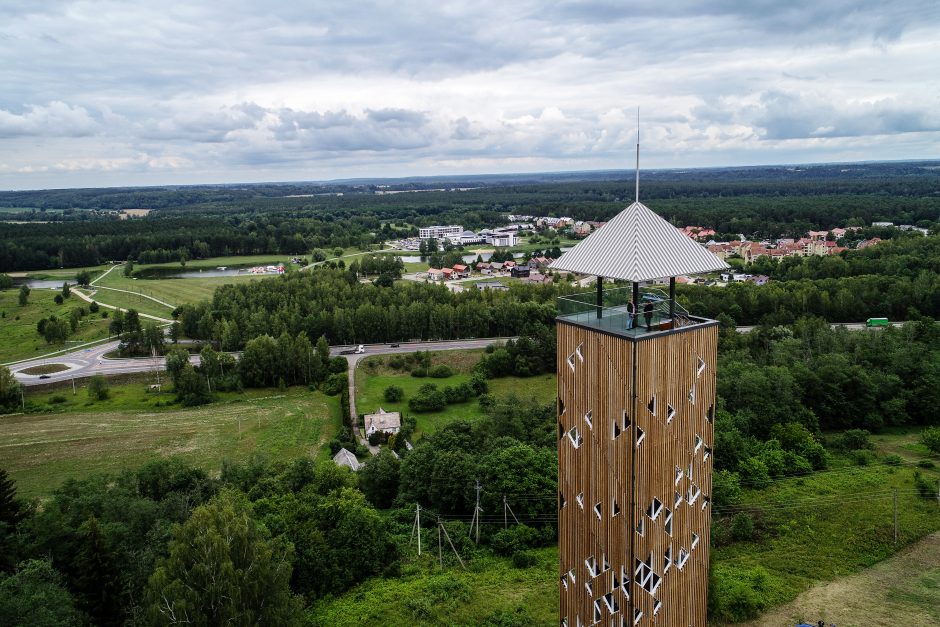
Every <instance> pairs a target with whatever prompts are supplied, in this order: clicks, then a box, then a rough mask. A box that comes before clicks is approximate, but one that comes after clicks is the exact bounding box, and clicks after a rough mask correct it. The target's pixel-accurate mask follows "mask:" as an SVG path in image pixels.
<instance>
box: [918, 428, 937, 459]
mask: <svg viewBox="0 0 940 627" xmlns="http://www.w3.org/2000/svg"><path fill="white" fill-rule="evenodd" d="M920 442H921V444H923V445H924V446H926V447H927V449H928V450H929V451H930V452H931V453H933V454H934V455H940V427H927V428H926V429H924V432H923V433H921V434H920Z"/></svg>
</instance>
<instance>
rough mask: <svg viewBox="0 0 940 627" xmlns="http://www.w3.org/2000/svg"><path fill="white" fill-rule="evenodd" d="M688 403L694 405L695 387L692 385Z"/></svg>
mask: <svg viewBox="0 0 940 627" xmlns="http://www.w3.org/2000/svg"><path fill="white" fill-rule="evenodd" d="M689 402H690V403H692V404H694V403H695V386H694V385H693V386H692V389H691V390H689Z"/></svg>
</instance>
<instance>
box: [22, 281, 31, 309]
mask: <svg viewBox="0 0 940 627" xmlns="http://www.w3.org/2000/svg"><path fill="white" fill-rule="evenodd" d="M28 303H29V286H27V285H26V284H25V283H24V284H23V285H21V286H20V305H26V304H28Z"/></svg>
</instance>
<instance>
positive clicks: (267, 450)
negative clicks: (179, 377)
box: [0, 380, 342, 497]
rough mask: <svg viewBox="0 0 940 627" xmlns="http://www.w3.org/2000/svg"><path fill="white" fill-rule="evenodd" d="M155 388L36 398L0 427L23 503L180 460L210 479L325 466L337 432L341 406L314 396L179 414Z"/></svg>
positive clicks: (247, 397)
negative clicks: (240, 465)
mask: <svg viewBox="0 0 940 627" xmlns="http://www.w3.org/2000/svg"><path fill="white" fill-rule="evenodd" d="M148 383H149V380H136V381H129V382H124V383H122V384H119V385H112V386H111V398H109V399H108V400H105V401H90V400H89V398H88V395H87V393H86V391H85V390H84V389H83V388H81V387H80V388H79V389H78V393H77V394H76V395H74V396H73V395H72V393H71V387H70V386H68V385H66V386H61V387H60V388H59V389H58V390H55V391H45V392H38V393H35V392H34V393H32V394H30V395H29V398H28V399H27V402H28V403H29V406H28V409H31V412H32V413H27V414H17V415H9V416H4V417H2V418H0V460H2V463H3V466H4V468H5V469H6V470H7V471H8V472H9V473H10V474H11V475H12V476H13V478H14V479H15V480H16V483H17V486H18V489H19V491H20V494H21V495H23V496H25V497H34V496H40V497H41V496H44V495H47V494H49V493H50V492H51V491H52V490H53V489H54V488H55V487H56V486H58V485H59V484H61V483H62V482H63V481H64V480H65V479H67V478H69V477H77V478H78V477H85V476H88V475H90V474H93V473H96V472H104V471H117V470H120V469H122V468H136V467H138V466H140V465H141V464H143V463H146V462H148V461H150V460H153V459H157V458H160V457H170V456H179V457H181V458H183V459H185V460H186V461H187V462H190V463H193V464H195V465H197V466H199V467H201V468H204V469H206V470H207V471H209V472H210V473H217V472H218V471H219V470H220V469H221V464H222V461H223V460H236V461H237V460H244V459H247V458H248V457H250V456H251V455H253V454H256V453H260V454H266V455H269V456H271V457H272V458H291V457H296V456H303V455H311V456H321V457H327V456H328V454H329V449H328V448H327V446H326V445H327V442H329V440H330V439H331V438H332V437H333V436H334V435H335V434H336V433H337V432H338V431H339V429H340V426H341V421H342V414H341V412H340V408H339V401H338V397H328V396H325V395H324V394H322V393H320V392H310V391H308V390H307V389H306V388H290V389H288V390H287V391H286V392H277V391H274V390H270V389H268V390H250V391H248V392H245V393H234V392H233V393H223V394H220V395H219V396H218V400H217V401H216V402H214V403H211V404H209V405H204V406H201V407H193V408H181V407H180V406H179V405H177V404H175V403H174V402H173V395H172V394H169V393H165V394H162V395H158V394H153V393H150V392H148V391H147V384H148Z"/></svg>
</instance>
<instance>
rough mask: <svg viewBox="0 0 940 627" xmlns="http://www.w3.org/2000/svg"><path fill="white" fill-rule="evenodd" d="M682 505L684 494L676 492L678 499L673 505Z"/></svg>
mask: <svg viewBox="0 0 940 627" xmlns="http://www.w3.org/2000/svg"><path fill="white" fill-rule="evenodd" d="M680 505H682V495H681V494H679V493H678V492H676V499H675V501H674V502H673V507H679V506H680Z"/></svg>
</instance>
